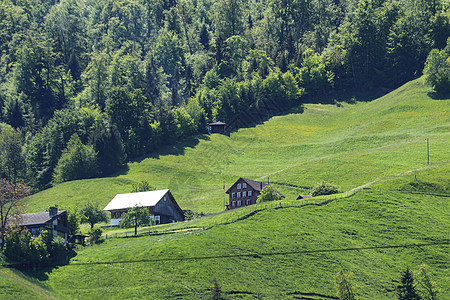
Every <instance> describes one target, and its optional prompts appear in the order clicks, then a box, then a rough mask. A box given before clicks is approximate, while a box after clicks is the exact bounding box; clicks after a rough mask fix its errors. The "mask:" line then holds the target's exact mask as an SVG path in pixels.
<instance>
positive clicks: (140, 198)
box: [103, 190, 169, 211]
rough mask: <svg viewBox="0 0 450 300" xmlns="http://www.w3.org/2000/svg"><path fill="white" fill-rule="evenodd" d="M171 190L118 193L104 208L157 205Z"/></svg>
mask: <svg viewBox="0 0 450 300" xmlns="http://www.w3.org/2000/svg"><path fill="white" fill-rule="evenodd" d="M168 191H169V190H159V191H148V192H139V193H128V194H118V195H116V196H115V197H114V199H112V200H111V202H109V203H108V205H106V207H105V208H104V209H103V210H108V211H109V210H115V209H125V208H130V207H134V206H144V207H148V206H155V205H156V204H157V203H158V202H159V200H161V199H162V198H163V197H164V195H165V194H167V192H168Z"/></svg>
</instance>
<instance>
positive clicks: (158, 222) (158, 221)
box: [155, 216, 161, 225]
mask: <svg viewBox="0 0 450 300" xmlns="http://www.w3.org/2000/svg"><path fill="white" fill-rule="evenodd" d="M160 223H161V217H160V216H155V224H156V225H158V224H160Z"/></svg>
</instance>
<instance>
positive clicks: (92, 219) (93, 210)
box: [80, 202, 108, 229]
mask: <svg viewBox="0 0 450 300" xmlns="http://www.w3.org/2000/svg"><path fill="white" fill-rule="evenodd" d="M80 214H81V215H82V218H81V223H88V224H89V225H91V229H92V228H94V225H95V224H97V223H100V222H107V221H108V218H107V217H106V213H105V212H104V211H103V210H101V209H100V208H99V207H98V205H97V204H94V203H92V202H87V203H85V204H84V206H83V207H82V208H81V209H80Z"/></svg>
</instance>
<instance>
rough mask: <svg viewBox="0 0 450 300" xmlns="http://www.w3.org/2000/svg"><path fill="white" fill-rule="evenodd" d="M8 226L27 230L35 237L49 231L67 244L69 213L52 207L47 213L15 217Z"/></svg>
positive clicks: (9, 221)
mask: <svg viewBox="0 0 450 300" xmlns="http://www.w3.org/2000/svg"><path fill="white" fill-rule="evenodd" d="M7 226H18V227H22V228H24V229H27V230H28V231H30V233H31V235H32V236H34V237H37V236H39V235H41V234H42V232H43V231H45V230H48V231H50V232H51V233H52V234H53V236H54V237H57V236H59V237H60V238H62V239H64V241H65V242H67V235H68V234H69V223H68V221H67V211H65V210H58V209H57V208H56V207H50V208H49V211H47V212H39V213H31V214H21V215H18V216H14V217H13V218H11V219H10V220H8V223H7ZM0 243H1V241H0Z"/></svg>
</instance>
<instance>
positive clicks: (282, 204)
mask: <svg viewBox="0 0 450 300" xmlns="http://www.w3.org/2000/svg"><path fill="white" fill-rule="evenodd" d="M354 194H355V193H353V192H352V193H343V194H336V195H329V196H321V197H315V198H314V197H313V198H305V199H299V200H279V201H272V202H264V203H259V204H253V205H250V206H244V207H241V208H237V209H233V210H228V211H223V212H220V213H215V214H212V215H207V216H203V217H199V218H196V219H193V220H190V221H188V222H189V224H186V223H184V222H178V223H172V224H165V225H160V226H157V227H150V228H144V229H139V230H138V231H137V233H138V234H137V236H144V235H149V236H150V235H162V234H173V233H176V232H180V231H194V230H199V229H201V230H207V229H210V228H212V227H214V226H217V225H225V224H230V223H234V222H237V221H239V220H243V219H246V218H248V217H249V216H251V215H253V214H255V213H257V212H260V211H263V210H267V209H280V208H289V207H305V206H310V205H317V206H320V205H324V204H327V203H330V202H332V201H334V200H336V199H343V198H348V197H350V196H352V195H354ZM225 213H226V217H223V218H215V219H214V220H208V219H211V217H213V216H220V215H222V214H225ZM105 237H106V238H127V237H134V233H133V232H131V231H126V232H117V233H107V234H105Z"/></svg>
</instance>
